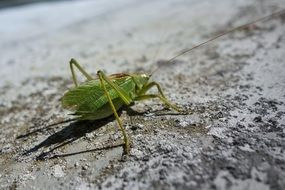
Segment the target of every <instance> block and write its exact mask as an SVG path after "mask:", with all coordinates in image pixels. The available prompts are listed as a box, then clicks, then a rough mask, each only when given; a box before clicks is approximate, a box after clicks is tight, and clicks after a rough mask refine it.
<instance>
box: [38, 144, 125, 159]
mask: <svg viewBox="0 0 285 190" xmlns="http://www.w3.org/2000/svg"><path fill="white" fill-rule="evenodd" d="M65 144H68V143H64V144H62V145H60V146H57V147H55V148H53V149H52V150H50V151H48V152H44V153H42V154H40V155H39V156H37V158H36V159H37V160H46V159H55V158H61V157H68V156H74V155H77V154H84V153H88V152H95V151H100V150H108V149H112V148H117V147H120V146H123V145H124V143H120V144H114V145H109V146H104V147H101V148H93V149H89V150H83V151H78V152H72V153H66V154H55V155H53V156H50V157H49V155H50V154H51V153H52V152H53V151H54V150H55V149H57V148H59V147H61V146H64V145H65Z"/></svg>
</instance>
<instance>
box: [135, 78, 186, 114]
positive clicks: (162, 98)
mask: <svg viewBox="0 0 285 190" xmlns="http://www.w3.org/2000/svg"><path fill="white" fill-rule="evenodd" d="M154 86H156V88H157V90H158V92H159V95H157V97H154V98H160V100H161V101H162V102H163V103H164V104H166V105H167V106H169V107H171V108H172V109H174V110H176V111H178V112H181V110H180V109H179V108H178V107H177V106H176V105H174V104H172V103H170V101H169V100H167V98H166V97H165V96H164V94H163V91H162V89H161V87H160V85H159V84H158V83H156V82H150V83H148V84H147V85H146V86H144V87H143V88H142V89H141V91H140V92H139V97H138V98H140V97H144V96H145V93H146V92H147V91H148V90H149V89H151V88H152V87H154ZM149 98H151V97H149Z"/></svg>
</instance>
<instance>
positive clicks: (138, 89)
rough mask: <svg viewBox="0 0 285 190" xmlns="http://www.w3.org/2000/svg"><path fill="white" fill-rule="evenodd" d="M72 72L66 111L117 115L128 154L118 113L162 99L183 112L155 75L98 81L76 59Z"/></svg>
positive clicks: (100, 75)
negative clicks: (153, 78)
mask: <svg viewBox="0 0 285 190" xmlns="http://www.w3.org/2000/svg"><path fill="white" fill-rule="evenodd" d="M284 11H285V10H281V11H279V12H276V13H273V14H271V15H269V16H265V17H263V18H260V19H258V20H255V21H253V22H251V23H248V24H245V25H242V26H239V27H236V28H234V29H231V30H229V31H227V32H224V33H222V34H219V35H217V36H215V37H213V38H211V39H210V40H207V41H205V42H203V43H201V44H199V45H197V46H194V47H192V48H190V49H187V50H185V51H183V52H181V53H179V54H178V55H176V56H174V57H173V58H171V59H169V60H168V61H167V62H171V61H173V60H174V59H175V58H177V57H179V56H181V55H183V54H186V53H188V52H190V51H192V50H193V49H196V48H198V47H200V46H203V45H205V44H207V43H208V42H210V41H213V40H215V39H217V38H219V37H221V36H224V35H225V34H228V33H231V32H233V31H235V30H238V29H243V28H246V27H248V26H249V25H251V24H254V23H256V22H260V21H263V20H266V19H268V18H271V17H273V16H277V15H280V14H281V13H283V12H284ZM74 66H75V67H76V68H77V69H78V70H79V71H80V72H81V73H82V74H83V75H84V76H85V77H86V79H87V81H86V82H84V83H82V84H78V81H77V77H76V74H75V71H74ZM70 69H71V73H72V79H73V82H74V84H75V87H74V88H72V89H70V90H69V91H68V92H66V93H65V94H64V96H63V97H62V106H63V108H65V109H68V110H72V111H75V112H74V114H73V115H75V116H76V119H77V120H99V119H104V118H107V117H109V116H111V115H113V114H114V116H115V119H116V121H117V123H118V126H119V128H120V130H121V132H122V135H123V138H124V147H123V148H124V149H123V150H124V154H128V153H129V151H130V141H129V138H128V135H127V133H126V130H125V128H124V127H123V124H122V121H121V119H120V118H119V116H118V113H117V111H118V110H119V109H120V108H121V107H122V106H123V105H127V106H129V105H130V104H132V103H134V102H136V101H141V100H146V99H152V98H158V99H160V100H161V102H162V103H163V104H164V105H166V106H167V107H170V108H172V109H173V110H176V111H178V112H180V111H181V110H180V109H179V108H178V107H177V106H176V105H175V104H173V103H171V102H170V101H169V100H168V99H167V98H166V97H165V95H164V93H163V91H162V89H161V87H160V85H159V84H158V83H157V82H155V81H150V78H151V74H127V73H117V74H112V75H109V76H106V74H105V73H104V72H102V71H100V70H99V71H98V72H97V78H93V77H92V76H91V75H90V74H88V73H87V72H86V71H85V70H84V69H83V68H82V67H81V66H80V64H79V63H78V62H77V61H76V60H75V59H71V60H70ZM153 87H156V88H157V91H158V93H157V94H150V93H148V91H149V90H150V89H151V88H153Z"/></svg>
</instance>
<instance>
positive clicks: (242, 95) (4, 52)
mask: <svg viewBox="0 0 285 190" xmlns="http://www.w3.org/2000/svg"><path fill="white" fill-rule="evenodd" d="M284 4H285V2H284V1H283V0H274V1H265V0H256V1H244V0H237V1H236V0H235V1H228V0H221V1H215V4H214V3H213V2H212V1H210V0H208V1H198V0H191V1H182V0H181V1H179V0H177V1H162V0H161V1H154V2H152V1H135V0H132V1H131V0H129V1H127V0H125V1H123V0H121V1H116V3H110V2H109V3H107V2H105V1H96V2H95V1H79V2H77V1H74V2H71V3H65V2H58V3H45V4H37V5H29V6H23V7H15V8H10V9H3V10H1V12H0V23H1V26H2V27H1V28H0V41H1V43H0V50H1V56H0V64H1V70H0V76H1V82H0V97H1V99H0V113H1V114H0V115H1V116H0V118H1V119H0V121H1V123H0V166H1V171H0V188H1V189H9V188H10V189H233V190H236V189H264V190H265V189H284V188H285V182H284V178H285V154H284V147H285V116H284V114H285V106H284V100H285V76H284V73H285V61H284V60H285V48H284V44H285V43H284V42H285V37H284V33H285V27H284V24H285V19H284V18H285V17H284V14H283V15H280V16H277V17H274V18H271V19H270V20H267V21H264V22H261V23H257V24H255V25H254V26H251V27H248V28H247V29H244V30H241V31H236V32H234V33H232V34H230V35H227V36H224V37H223V38H220V39H219V40H216V41H214V42H213V43H211V44H208V45H207V46H204V47H202V48H199V49H196V50H195V51H193V52H192V53H189V54H186V55H184V56H181V57H178V58H177V59H176V60H175V62H173V63H171V64H165V60H168V59H170V58H171V57H172V56H174V55H176V54H177V53H179V52H180V51H182V50H184V49H186V48H189V47H192V46H193V45H195V44H198V43H199V42H202V41H204V40H207V39H209V38H210V37H212V36H215V35H216V34H218V33H220V32H223V31H226V30H228V29H231V28H233V27H234V26H238V25H241V24H244V23H247V22H250V21H252V20H255V19H257V18H260V17H262V16H265V15H268V14H270V13H272V12H275V11H278V10H280V9H282V8H284V7H283V6H284ZM71 57H74V58H76V59H77V60H79V61H80V62H81V63H82V65H83V66H84V68H86V70H88V71H90V72H91V73H92V74H95V73H96V70H98V69H101V70H104V71H106V72H107V73H110V74H111V73H116V72H146V73H149V72H150V71H152V70H153V69H154V68H156V67H157V66H159V67H160V69H159V70H158V71H157V72H156V73H155V74H154V76H153V80H155V81H157V82H159V83H160V84H161V85H162V87H163V89H164V91H165V94H166V96H167V97H169V99H170V100H171V101H173V102H175V103H177V104H178V105H179V106H180V107H181V108H182V109H183V110H184V111H186V112H188V113H189V114H186V115H183V114H181V115H179V114H178V115H177V114H176V113H175V112H174V111H172V110H168V109H166V108H164V107H163V106H162V105H161V103H160V102H159V101H157V100H153V101H146V102H139V103H137V104H136V105H134V106H132V107H131V109H126V110H123V111H122V113H121V118H122V119H123V122H124V124H125V126H126V128H127V131H128V134H129V136H130V137H131V139H132V142H133V148H132V151H131V154H130V155H129V156H124V157H122V147H121V146H118V145H119V144H120V143H121V142H122V140H121V135H120V133H119V131H118V130H117V126H116V123H115V121H114V120H113V119H112V118H109V119H106V120H103V121H99V122H81V123H76V122H75V123H74V122H69V123H61V124H57V125H53V124H55V123H60V122H62V121H65V120H67V119H69V118H70V116H69V115H68V114H69V112H68V111H66V110H63V109H62V108H61V105H60V98H61V96H62V95H63V93H64V92H65V91H66V90H68V88H70V87H72V80H71V76H70V71H69V66H68V61H69V60H70V58H71ZM110 146H115V147H114V148H110Z"/></svg>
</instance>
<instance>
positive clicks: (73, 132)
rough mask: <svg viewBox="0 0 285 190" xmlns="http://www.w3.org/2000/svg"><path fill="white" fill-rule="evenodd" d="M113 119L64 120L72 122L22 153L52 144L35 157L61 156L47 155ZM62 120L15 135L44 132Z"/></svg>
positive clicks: (38, 158) (107, 147)
mask: <svg viewBox="0 0 285 190" xmlns="http://www.w3.org/2000/svg"><path fill="white" fill-rule="evenodd" d="M114 119H115V118H114V117H109V118H107V119H102V120H96V121H74V122H72V121H73V120H67V121H64V122H72V123H70V124H68V125H67V126H66V127H64V128H63V129H61V130H60V131H58V132H56V133H54V134H52V135H50V136H49V137H47V138H46V139H45V140H44V141H42V142H41V143H39V144H38V145H36V146H34V147H33V148H31V149H29V150H27V151H25V152H24V153H23V154H22V155H23V156H27V155H29V154H31V153H33V152H37V151H39V150H40V149H42V148H44V149H49V148H50V147H52V146H53V148H51V149H49V151H45V152H43V153H41V154H40V155H39V156H37V157H36V159H37V160H44V159H47V158H54V157H62V156H60V155H54V156H52V157H49V155H51V154H52V153H53V151H55V150H56V149H58V148H60V147H63V146H65V145H67V144H70V143H72V142H74V141H76V140H78V139H80V138H82V137H84V136H85V135H86V134H87V133H90V132H93V131H95V130H98V129H99V128H101V127H103V126H105V125H106V124H107V123H109V122H112V121H114ZM64 122H59V123H55V124H52V125H49V126H47V127H45V128H41V129H37V130H34V131H32V132H30V133H27V134H25V135H20V136H18V137H17V139H21V138H26V137H28V136H30V135H33V134H35V133H39V132H42V133H44V132H46V131H47V130H49V129H50V128H51V127H53V126H55V125H60V124H62V123H64ZM122 145H123V143H122V144H119V145H114V146H106V147H101V148H97V149H92V150H84V151H80V152H78V153H70V154H66V156H71V155H75V154H79V153H85V152H91V151H97V150H104V149H110V148H113V147H118V146H122Z"/></svg>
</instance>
